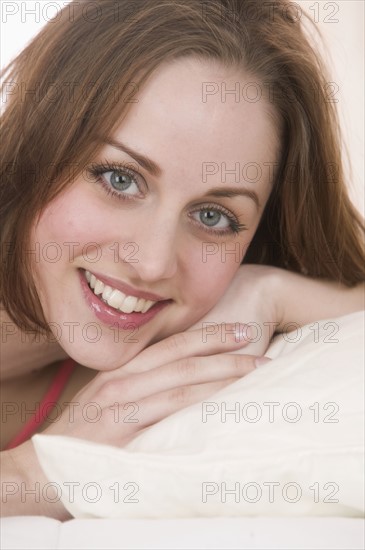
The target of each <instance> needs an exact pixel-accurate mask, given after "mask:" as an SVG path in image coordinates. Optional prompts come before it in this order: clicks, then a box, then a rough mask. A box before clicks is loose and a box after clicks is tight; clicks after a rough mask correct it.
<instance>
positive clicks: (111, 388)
mask: <svg viewBox="0 0 365 550" xmlns="http://www.w3.org/2000/svg"><path fill="white" fill-rule="evenodd" d="M128 389H129V384H128V382H127V381H126V380H123V382H121V381H119V380H107V381H106V382H104V384H103V385H102V386H101V388H100V389H99V392H98V394H99V395H98V397H99V399H100V400H101V401H102V402H103V403H105V404H109V403H112V402H114V401H115V400H118V401H119V400H120V397H121V395H123V396H125V395H126V394H127V392H128Z"/></svg>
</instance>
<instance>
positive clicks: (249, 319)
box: [192, 264, 365, 355]
mask: <svg viewBox="0 0 365 550" xmlns="http://www.w3.org/2000/svg"><path fill="white" fill-rule="evenodd" d="M364 296H365V292H364V284H363V283H361V284H358V285H356V286H354V287H352V288H349V287H346V286H344V285H341V284H340V283H336V282H334V281H327V280H325V279H313V278H311V277H308V276H305V275H301V274H299V273H294V272H292V271H288V270H286V269H281V268H278V267H272V266H265V265H248V264H247V265H242V266H240V267H239V269H238V271H237V273H236V275H235V277H234V279H233V281H232V282H231V284H230V286H229V288H228V290H227V291H226V293H225V294H224V296H223V297H222V298H221V299H220V301H219V302H218V304H217V305H216V306H215V307H214V308H213V309H211V310H210V311H209V313H208V314H207V315H205V316H204V317H203V318H202V319H200V320H199V322H198V323H196V324H195V325H194V326H193V327H192V328H198V327H203V329H204V330H205V333H206V335H207V338H209V335H210V334H211V333H212V332H214V324H215V323H223V322H227V323H230V322H235V321H236V322H241V323H247V324H248V325H249V326H250V329H251V331H252V334H251V335H250V337H249V342H248V344H247V345H246V346H245V347H244V349H243V350H237V351H236V352H235V353H250V354H252V355H263V354H264V353H265V352H266V350H267V348H268V345H269V343H270V340H271V338H272V336H273V334H274V333H275V332H277V333H279V332H290V331H292V330H295V329H296V328H298V327H302V326H304V325H307V324H309V323H313V322H316V321H319V320H321V319H331V318H332V319H334V318H336V317H341V316H342V315H347V314H350V313H353V312H355V311H360V310H362V309H364Z"/></svg>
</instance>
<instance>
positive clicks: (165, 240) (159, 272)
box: [123, 215, 179, 283]
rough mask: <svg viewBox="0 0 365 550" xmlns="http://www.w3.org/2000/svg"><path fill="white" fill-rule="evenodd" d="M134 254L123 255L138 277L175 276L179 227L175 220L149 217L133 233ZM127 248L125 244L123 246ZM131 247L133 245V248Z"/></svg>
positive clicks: (148, 278)
mask: <svg viewBox="0 0 365 550" xmlns="http://www.w3.org/2000/svg"><path fill="white" fill-rule="evenodd" d="M133 237H134V242H133V243H130V246H131V245H133V247H134V253H133V258H132V256H131V254H127V255H125V256H124V258H123V260H124V262H127V263H130V264H131V266H132V267H133V270H134V271H135V277H137V276H138V278H139V279H141V280H143V281H144V282H150V283H152V282H157V281H160V280H163V279H170V278H172V277H173V276H174V275H175V274H176V272H177V266H178V251H179V247H178V239H179V236H178V228H177V224H176V223H175V222H174V220H171V219H170V220H168V219H166V217H164V218H161V219H160V220H158V217H157V215H156V217H154V218H153V219H149V220H147V221H146V223H144V224H142V227H140V228H139V229H138V230H137V231H134V232H133ZM124 248H125V245H124ZM131 249H132V246H131V248H130V250H131Z"/></svg>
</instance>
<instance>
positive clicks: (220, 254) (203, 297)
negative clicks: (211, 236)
mask: <svg viewBox="0 0 365 550" xmlns="http://www.w3.org/2000/svg"><path fill="white" fill-rule="evenodd" d="M227 248H228V247H227ZM230 248H234V246H231V247H230ZM237 249H238V247H237ZM189 265H190V277H189V280H190V285H189V286H190V289H188V291H189V296H190V303H192V302H194V303H195V304H196V305H197V306H199V309H200V310H203V309H204V310H207V308H209V309H210V308H211V307H213V306H214V305H215V304H216V303H217V301H218V300H219V298H221V296H223V294H224V293H225V291H226V290H227V287H228V286H229V284H230V282H231V281H232V279H233V277H234V275H235V274H236V272H237V270H238V268H239V267H240V265H241V256H240V255H239V254H227V253H226V249H225V246H224V243H223V244H221V245H217V244H215V243H214V244H213V243H202V247H201V249H200V250H199V251H195V253H194V254H193V255H191V257H190V261H189Z"/></svg>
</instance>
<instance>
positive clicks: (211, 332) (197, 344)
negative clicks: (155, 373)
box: [112, 323, 250, 376]
mask: <svg viewBox="0 0 365 550" xmlns="http://www.w3.org/2000/svg"><path fill="white" fill-rule="evenodd" d="M249 338H250V334H249V327H248V326H247V325H243V324H242V323H228V324H227V323H221V324H220V325H214V326H209V327H204V328H203V329H197V330H188V331H185V332H179V333H178V334H174V335H172V336H169V337H168V338H165V339H164V340H161V341H160V342H157V343H156V344H153V345H152V346H150V347H148V348H146V349H144V350H143V351H141V352H140V353H139V354H138V355H137V356H136V357H135V358H134V359H132V360H131V361H129V362H128V363H127V364H126V365H124V366H123V367H121V368H120V369H118V372H120V374H121V375H122V376H125V375H126V374H130V373H138V372H146V371H148V370H151V369H153V368H156V367H159V366H162V365H166V364H168V363H172V362H173V361H176V360H178V359H183V358H184V357H188V356H196V355H202V356H204V355H213V354H216V353H223V352H225V351H227V350H234V349H239V348H241V347H243V346H244V345H245V344H247V343H248V342H249ZM112 372H113V373H114V374H115V373H116V372H117V371H112Z"/></svg>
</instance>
